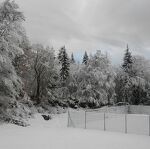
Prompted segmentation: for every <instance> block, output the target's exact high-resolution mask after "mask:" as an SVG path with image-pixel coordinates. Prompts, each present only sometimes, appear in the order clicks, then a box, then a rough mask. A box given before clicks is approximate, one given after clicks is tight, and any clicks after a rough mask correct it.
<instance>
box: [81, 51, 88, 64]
mask: <svg viewBox="0 0 150 149" xmlns="http://www.w3.org/2000/svg"><path fill="white" fill-rule="evenodd" d="M88 59H89V57H88V54H87V52H86V51H85V53H84V56H83V61H82V63H83V64H85V65H86V64H87V62H88Z"/></svg>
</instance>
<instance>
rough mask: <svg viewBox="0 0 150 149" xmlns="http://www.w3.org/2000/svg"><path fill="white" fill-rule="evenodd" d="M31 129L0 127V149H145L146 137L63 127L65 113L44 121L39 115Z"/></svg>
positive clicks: (147, 140)
mask: <svg viewBox="0 0 150 149" xmlns="http://www.w3.org/2000/svg"><path fill="white" fill-rule="evenodd" d="M30 123H31V126H29V127H27V128H22V127H19V126H15V125H11V124H8V125H6V124H5V125H1V126H0V149H149V148H150V137H148V136H142V135H131V134H130V135H129V134H122V133H112V132H103V131H97V130H87V129H86V130H85V129H73V128H67V127H66V126H67V114H61V115H57V116H56V117H55V118H53V119H52V120H50V121H44V120H43V119H42V117H41V116H40V115H36V117H35V118H34V119H32V120H30Z"/></svg>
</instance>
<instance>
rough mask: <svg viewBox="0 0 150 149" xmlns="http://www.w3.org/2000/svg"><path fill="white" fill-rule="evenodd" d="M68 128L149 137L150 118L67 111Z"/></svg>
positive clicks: (140, 115) (145, 116) (139, 115)
mask: <svg viewBox="0 0 150 149" xmlns="http://www.w3.org/2000/svg"><path fill="white" fill-rule="evenodd" d="M68 127H74V128H85V129H97V130H104V131H115V132H123V133H133V134H142V135H150V116H149V115H142V114H116V113H105V112H100V111H83V110H79V111H76V110H68Z"/></svg>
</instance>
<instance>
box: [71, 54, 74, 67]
mask: <svg viewBox="0 0 150 149" xmlns="http://www.w3.org/2000/svg"><path fill="white" fill-rule="evenodd" d="M71 63H73V64H74V63H75V59H74V55H73V53H72V54H71Z"/></svg>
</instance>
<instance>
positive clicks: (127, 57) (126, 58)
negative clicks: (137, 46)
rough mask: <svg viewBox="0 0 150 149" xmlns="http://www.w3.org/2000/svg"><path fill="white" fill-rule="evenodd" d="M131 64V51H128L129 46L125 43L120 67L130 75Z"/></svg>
mask: <svg viewBox="0 0 150 149" xmlns="http://www.w3.org/2000/svg"><path fill="white" fill-rule="evenodd" d="M132 64H133V59H132V55H131V52H130V51H129V48H128V45H127V49H126V52H125V55H124V61H123V64H122V68H123V70H124V72H125V73H127V74H128V75H132Z"/></svg>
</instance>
